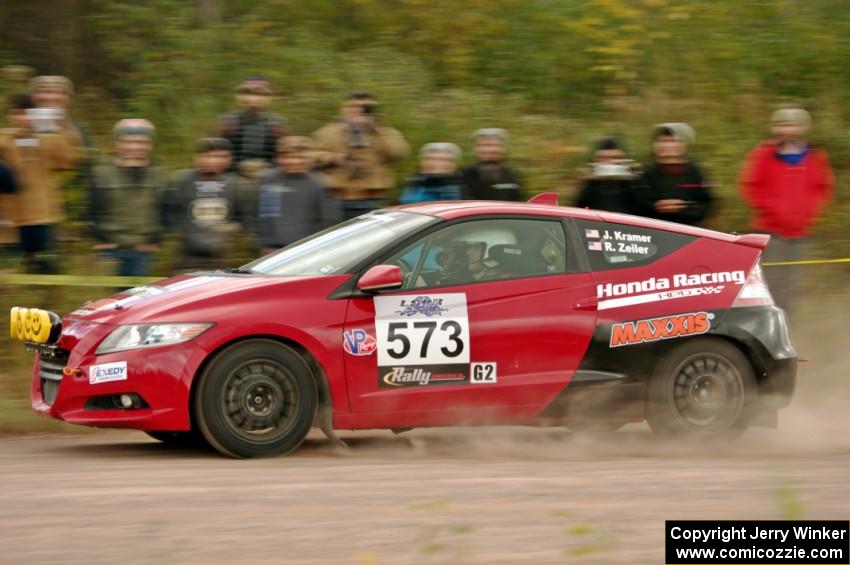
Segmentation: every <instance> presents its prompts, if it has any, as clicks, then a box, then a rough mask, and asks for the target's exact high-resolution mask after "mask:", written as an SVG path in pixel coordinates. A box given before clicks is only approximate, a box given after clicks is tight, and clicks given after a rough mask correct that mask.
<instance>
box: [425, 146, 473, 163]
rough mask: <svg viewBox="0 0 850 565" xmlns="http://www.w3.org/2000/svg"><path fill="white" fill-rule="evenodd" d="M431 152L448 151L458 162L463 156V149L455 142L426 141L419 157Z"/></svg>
mask: <svg viewBox="0 0 850 565" xmlns="http://www.w3.org/2000/svg"><path fill="white" fill-rule="evenodd" d="M429 153H448V154H450V155H451V156H452V157H453V158H454V160H455V161H456V162H460V160H461V158H462V157H463V151H461V150H460V147H458V146H457V145H455V144H454V143H447V142H443V141H441V142H434V143H426V144H425V145H423V146H422V149H420V150H419V157H420V158H422V157H424V156H425V155H427V154H429Z"/></svg>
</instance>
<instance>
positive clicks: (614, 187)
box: [575, 136, 643, 215]
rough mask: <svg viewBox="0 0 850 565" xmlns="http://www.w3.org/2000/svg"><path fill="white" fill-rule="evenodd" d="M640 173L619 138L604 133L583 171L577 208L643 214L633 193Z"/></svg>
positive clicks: (576, 203) (635, 194)
mask: <svg viewBox="0 0 850 565" xmlns="http://www.w3.org/2000/svg"><path fill="white" fill-rule="evenodd" d="M639 175H640V169H639V167H638V166H637V164H636V163H635V162H634V161H632V160H631V159H628V158H627V157H626V152H625V150H624V149H623V143H622V141H621V140H620V138H619V137H616V136H609V137H603V138H602V139H600V140H599V141H598V142H597V143H596V147H595V149H594V152H593V158H592V160H591V162H590V163H589V164H588V167H587V170H586V171H585V173H584V178H583V180H582V183H581V188H580V193H579V195H578V198H577V199H576V202H575V206H576V208H593V209H594V210H604V211H606V212H619V213H621V214H638V215H640V214H642V213H643V210H642V209H641V207H640V203H639V201H638V197H637V193H636V186H637V182H638V180H637V179H638V177H639Z"/></svg>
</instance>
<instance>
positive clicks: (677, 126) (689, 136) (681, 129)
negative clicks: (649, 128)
mask: <svg viewBox="0 0 850 565" xmlns="http://www.w3.org/2000/svg"><path fill="white" fill-rule="evenodd" d="M662 135H672V136H673V137H675V138H676V139H678V140H680V141H684V142H685V143H687V144H688V145H691V144H693V142H694V141H696V139H697V134H696V132H695V131H694V128H692V127H691V126H689V125H688V124H686V123H684V122H667V123H664V124H658V125H657V126H655V128H654V129H653V134H652V137H653V139H655V138H658V137H661V136H662Z"/></svg>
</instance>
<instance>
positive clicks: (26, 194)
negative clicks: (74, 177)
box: [0, 94, 80, 274]
mask: <svg viewBox="0 0 850 565" xmlns="http://www.w3.org/2000/svg"><path fill="white" fill-rule="evenodd" d="M10 102H11V103H10V106H9V122H10V125H11V126H12V127H11V128H9V129H5V130H3V131H2V132H0V162H2V163H3V164H4V165H5V166H6V167H7V168H8V169H9V170H10V171H11V172H12V174H13V175H14V178H15V185H16V189H15V190H16V192H15V195H14V197H13V201H14V204H13V206H12V207H11V208H12V210H11V213H12V218H10V220H11V221H13V222H14V225H15V226H16V227H17V228H18V235H19V237H20V249H21V252H22V254H23V261H24V265H23V267H24V270H25V271H26V272H28V273H37V274H50V273H53V272H55V269H56V267H55V261H54V258H53V255H52V253H53V251H54V247H55V245H54V242H55V233H54V232H55V226H56V224H58V223H59V221H60V220H61V219H62V214H63V204H62V194H61V193H60V191H59V187H58V186H57V182H56V178H55V174H54V173H55V171H59V170H64V169H69V168H71V167H73V166H74V164H75V163H76V161H77V159H78V158H79V146H80V139H79V135H78V134H77V132H76V130H74V129H73V128H70V127H68V123H67V120H66V119H65V117H64V116H61V117H60V116H55V115H44V113H43V112H39V109H37V108H36V106H35V103H34V101H33V99H32V97H31V96H30V95H29V94H17V95H15V96H13V97H12V99H11V100H10Z"/></svg>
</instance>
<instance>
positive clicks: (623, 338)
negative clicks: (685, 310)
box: [608, 312, 714, 347]
mask: <svg viewBox="0 0 850 565" xmlns="http://www.w3.org/2000/svg"><path fill="white" fill-rule="evenodd" d="M713 319H714V314H711V313H709V312H691V313H689V314H677V315H675V316H663V317H660V318H649V319H646V320H637V321H634V322H620V323H616V324H614V325H613V326H611V338H610V340H609V342H608V345H609V347H622V346H624V345H637V344H640V343H649V342H653V341H661V340H664V339H675V338H679V337H688V336H694V335H701V334H705V333H708V331H709V330H710V329H711V321H712V320H713Z"/></svg>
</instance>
